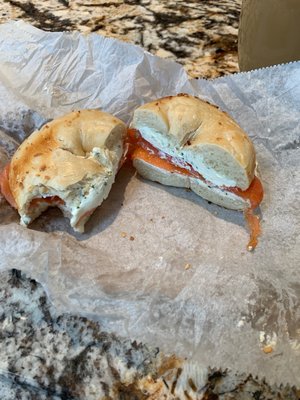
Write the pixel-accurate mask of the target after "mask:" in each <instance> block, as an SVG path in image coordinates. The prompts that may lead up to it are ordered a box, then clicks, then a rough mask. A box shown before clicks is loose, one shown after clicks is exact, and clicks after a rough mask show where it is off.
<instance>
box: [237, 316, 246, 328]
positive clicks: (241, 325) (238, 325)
mask: <svg viewBox="0 0 300 400" xmlns="http://www.w3.org/2000/svg"><path fill="white" fill-rule="evenodd" d="M245 322H246V318H245V317H242V318H241V319H240V320H239V322H238V323H237V325H236V326H237V327H238V328H242V327H243V326H244V325H245Z"/></svg>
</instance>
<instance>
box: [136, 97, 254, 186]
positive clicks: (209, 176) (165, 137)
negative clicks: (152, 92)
mask: <svg viewBox="0 0 300 400" xmlns="http://www.w3.org/2000/svg"><path fill="white" fill-rule="evenodd" d="M131 127H132V128H135V129H137V130H138V131H139V132H140V134H141V136H142V137H143V139H145V140H146V141H148V142H149V143H151V144H152V145H153V146H154V147H155V148H157V149H158V150H161V151H163V152H164V153H166V154H168V155H170V156H173V157H176V158H179V159H182V160H183V161H184V162H187V163H189V164H190V165H191V166H192V167H193V168H194V170H195V171H197V172H199V173H200V174H201V175H202V176H203V177H204V178H205V179H206V180H208V181H210V182H212V183H214V184H215V185H217V186H227V187H238V188H240V189H241V190H246V189H247V188H248V187H249V185H250V183H251V182H252V180H253V178H254V172H255V166H256V155H255V150H254V146H253V144H252V142H251V140H250V139H249V137H248V136H247V134H246V133H245V132H244V131H243V130H242V128H241V127H240V126H239V125H238V124H237V123H236V122H235V121H234V120H233V119H232V118H231V117H230V116H229V115H228V114H226V113H225V112H223V111H221V110H220V109H219V108H218V107H216V106H214V105H211V104H209V103H207V102H205V101H203V100H200V99H199V98H196V97H192V96H189V95H187V94H179V95H177V96H169V97H164V98H162V99H159V100H156V101H153V102H151V103H147V104H145V105H143V106H141V107H139V108H137V109H136V110H135V111H134V115H133V121H132V124H131Z"/></svg>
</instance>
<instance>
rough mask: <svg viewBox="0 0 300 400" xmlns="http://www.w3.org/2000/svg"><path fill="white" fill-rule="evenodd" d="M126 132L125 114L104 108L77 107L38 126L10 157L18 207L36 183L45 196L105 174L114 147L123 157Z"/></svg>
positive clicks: (14, 194) (30, 196)
mask: <svg viewBox="0 0 300 400" xmlns="http://www.w3.org/2000/svg"><path fill="white" fill-rule="evenodd" d="M125 135H126V125H125V124H124V123H123V122H122V121H121V120H119V119H118V118H116V117H114V116H112V115H110V114H108V113H105V112H102V111H99V110H81V111H74V112H71V113H69V114H67V115H65V116H63V117H60V118H57V119H55V120H53V121H51V122H49V123H47V124H45V125H44V126H43V127H42V128H41V129H40V130H38V131H35V132H33V133H32V134H31V135H30V136H29V137H28V138H27V139H26V140H25V141H24V142H23V143H22V144H21V145H20V147H19V148H18V150H17V151H16V153H15V154H14V156H13V158H12V160H11V163H10V169H9V186H10V190H11V192H12V195H13V197H14V199H15V202H16V204H17V208H18V209H21V208H22V207H23V206H24V205H25V203H26V202H27V201H28V200H30V198H32V197H33V195H34V191H35V190H36V188H38V189H39V192H44V194H45V196H46V195H47V191H50V189H54V190H56V191H60V192H63V191H64V190H67V189H68V188H69V189H70V188H71V187H72V186H74V185H76V184H77V183H80V182H81V181H82V180H83V179H86V180H88V179H89V178H91V177H92V176H93V175H95V174H99V175H101V174H105V167H106V164H107V163H108V162H110V160H111V157H110V158H109V157H107V155H108V153H109V151H110V150H115V153H113V155H114V154H117V156H115V159H113V160H112V162H113V163H118V162H119V159H120V157H121V155H122V148H123V139H124V138H125ZM116 146H117V147H116ZM30 194H31V195H30Z"/></svg>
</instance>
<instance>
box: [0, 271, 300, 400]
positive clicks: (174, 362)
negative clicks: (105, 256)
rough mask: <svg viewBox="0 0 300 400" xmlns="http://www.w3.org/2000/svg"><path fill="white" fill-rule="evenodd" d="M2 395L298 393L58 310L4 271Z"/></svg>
mask: <svg viewBox="0 0 300 400" xmlns="http://www.w3.org/2000/svg"><path fill="white" fill-rule="evenodd" d="M0 354H1V357H0V398H1V400H13V399H39V400H41V399H53V400H59V399H65V400H66V399H69V400H75V399H76V400H81V399H82V400H83V399H90V400H100V399H101V400H102V399H103V400H112V399H120V400H121V399H122V400H130V399H131V400H146V399H152V400H159V399H165V400H168V399H169V400H175V399H177V400H178V399H180V400H181V399H187V400H201V399H203V400H229V399H239V400H250V399H255V400H271V399H278V400H279V399H281V400H297V399H298V397H299V392H297V390H296V389H295V388H293V387H290V386H286V387H277V386H276V387H275V386H274V387H270V386H269V385H268V384H267V383H266V382H265V381H259V380H258V379H255V378H254V377H252V376H246V375H244V374H235V373H233V372H231V371H228V370H226V371H221V370H217V369H210V368H208V369H204V368H203V367H201V368H200V367H199V366H198V365H197V364H195V363H193V364H188V363H186V362H185V361H181V360H178V359H176V358H174V357H164V356H163V355H161V354H160V352H159V350H158V349H155V348H154V349H153V348H152V349H151V348H148V347H147V346H146V345H143V344H138V343H136V342H133V343H131V342H130V341H129V340H123V339H120V338H118V337H117V336H115V335H111V334H106V333H104V332H102V331H101V327H100V326H99V325H98V324H97V323H95V322H92V321H89V320H87V319H85V318H80V317H76V316H67V315H63V316H57V315H56V314H55V310H54V309H53V308H52V307H51V305H50V304H49V301H48V300H47V297H46V295H45V292H44V291H43V289H42V287H41V286H40V285H39V284H37V283H36V282H35V281H33V280H31V279H28V278H26V277H25V276H24V275H21V273H19V272H17V271H12V272H2V273H0Z"/></svg>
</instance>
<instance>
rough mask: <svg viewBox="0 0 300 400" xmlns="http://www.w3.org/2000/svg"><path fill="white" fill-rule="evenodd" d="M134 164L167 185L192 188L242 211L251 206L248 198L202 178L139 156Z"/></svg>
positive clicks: (152, 179)
mask: <svg viewBox="0 0 300 400" xmlns="http://www.w3.org/2000/svg"><path fill="white" fill-rule="evenodd" d="M133 165H134V167H135V168H136V170H137V171H138V173H139V174H140V175H141V176H142V177H143V178H146V179H149V180H151V181H154V182H159V183H161V184H163V185H166V186H175V187H182V188H188V189H191V190H192V191H193V192H195V193H196V194H197V195H198V196H201V197H202V198H204V199H205V200H207V201H210V202H212V203H214V204H217V205H219V206H222V207H225V208H228V209H231V210H240V211H244V210H246V209H248V208H249V207H250V202H248V201H247V200H245V199H243V198H241V197H239V196H237V195H236V194H234V193H231V192H228V191H225V190H222V189H220V188H218V187H215V186H209V185H208V184H207V183H206V182H204V181H202V180H200V179H197V178H194V177H190V176H188V175H182V174H179V173H176V172H169V171H166V170H164V169H162V168H159V167H157V166H154V165H152V164H150V163H147V162H146V161H144V160H141V159H139V158H134V159H133Z"/></svg>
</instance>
